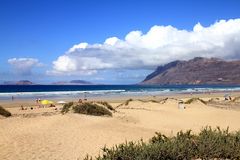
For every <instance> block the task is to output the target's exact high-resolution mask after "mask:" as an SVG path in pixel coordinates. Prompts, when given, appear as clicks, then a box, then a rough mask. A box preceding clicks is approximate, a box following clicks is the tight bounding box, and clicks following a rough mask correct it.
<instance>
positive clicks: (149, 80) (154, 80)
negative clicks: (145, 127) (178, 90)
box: [140, 57, 240, 84]
mask: <svg viewBox="0 0 240 160" xmlns="http://www.w3.org/2000/svg"><path fill="white" fill-rule="evenodd" d="M140 84H240V60H237V61H224V60H222V59H217V58H202V57H196V58H194V59H191V60H189V61H174V62H170V63H168V64H166V65H163V66H159V67H157V69H156V70H155V71H154V72H153V73H151V74H149V75H148V76H147V77H146V78H145V79H144V80H143V81H142V82H141V83H140Z"/></svg>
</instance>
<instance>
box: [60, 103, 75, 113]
mask: <svg viewBox="0 0 240 160" xmlns="http://www.w3.org/2000/svg"><path fill="white" fill-rule="evenodd" d="M72 106H73V102H69V103H66V104H64V106H63V108H62V110H61V113H62V114H65V113H67V112H69V111H70V108H71V107H72Z"/></svg>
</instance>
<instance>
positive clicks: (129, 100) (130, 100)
mask: <svg viewBox="0 0 240 160" xmlns="http://www.w3.org/2000/svg"><path fill="white" fill-rule="evenodd" d="M132 101H133V99H131V98H130V99H128V100H126V102H125V103H124V104H125V106H127V105H128V104H129V102H132Z"/></svg>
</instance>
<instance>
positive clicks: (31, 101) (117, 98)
mask: <svg viewBox="0 0 240 160" xmlns="http://www.w3.org/2000/svg"><path fill="white" fill-rule="evenodd" d="M228 93H229V94H230V95H231V96H232V97H238V96H240V91H232V92H226V91H215V92H196V93H188V92H182V93H172V94H166V95H164V94H160V95H137V94H136V95H114V96H112V95H110V96H108V95H103V96H95V97H94V96H92V97H86V98H87V99H88V100H89V101H107V102H109V103H122V102H124V101H126V100H128V99H143V100H154V99H163V98H178V99H187V98H193V97H197V98H208V97H211V98H216V97H224V95H225V94H228ZM46 99H48V100H51V101H53V102H55V103H56V102H57V101H66V102H72V101H73V102H77V101H78V100H79V99H84V97H83V96H79V97H77V96H64V97H62V96H59V97H58V96H55V97H49V98H47V97H46ZM21 104H22V105H24V104H25V105H37V103H36V99H35V98H33V97H32V98H19V99H18V98H15V99H14V100H12V99H11V97H9V98H8V99H4V100H0V105H2V106H4V107H6V108H11V107H19V105H21Z"/></svg>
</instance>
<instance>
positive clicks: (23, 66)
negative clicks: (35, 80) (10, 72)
mask: <svg viewBox="0 0 240 160" xmlns="http://www.w3.org/2000/svg"><path fill="white" fill-rule="evenodd" d="M8 63H9V64H10V65H12V66H13V68H14V70H15V71H16V72H17V73H18V74H20V75H31V74H32V69H33V68H34V67H40V66H42V65H43V64H41V63H40V62H39V61H38V59H34V58H11V59H8Z"/></svg>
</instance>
